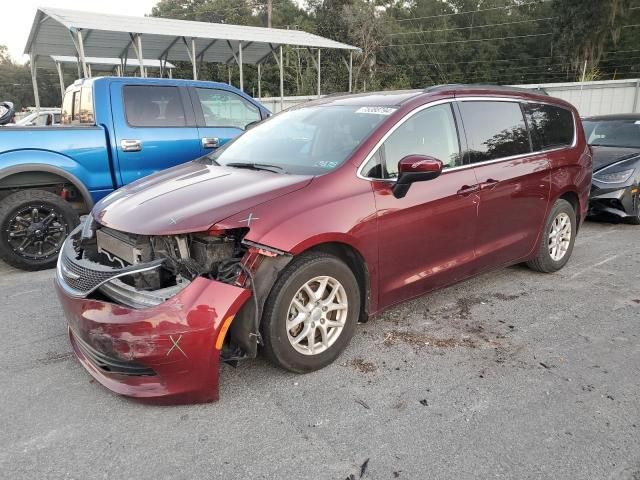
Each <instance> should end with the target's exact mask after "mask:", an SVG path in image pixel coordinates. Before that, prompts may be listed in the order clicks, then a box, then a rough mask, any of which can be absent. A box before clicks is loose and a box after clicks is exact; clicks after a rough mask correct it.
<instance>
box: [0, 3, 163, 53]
mask: <svg viewBox="0 0 640 480" xmlns="http://www.w3.org/2000/svg"><path fill="white" fill-rule="evenodd" d="M156 1H157V0H0V19H1V20H2V26H1V27H0V45H6V46H7V48H8V49H9V54H10V55H11V56H12V57H13V59H14V60H16V61H18V62H21V63H23V62H25V61H26V60H27V59H28V57H27V56H26V55H23V54H22V52H23V51H24V46H25V44H26V43H27V38H28V37H29V32H30V31H31V25H32V24H33V18H34V16H35V14H36V10H37V8H38V7H57V8H69V9H74V10H85V11H91V12H97V13H116V14H121V15H132V16H143V15H144V14H145V13H151V8H152V7H153V6H154V5H155V4H156Z"/></svg>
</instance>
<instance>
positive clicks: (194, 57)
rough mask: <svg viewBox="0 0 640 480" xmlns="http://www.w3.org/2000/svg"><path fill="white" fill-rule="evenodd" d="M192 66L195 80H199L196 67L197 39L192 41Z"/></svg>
mask: <svg viewBox="0 0 640 480" xmlns="http://www.w3.org/2000/svg"><path fill="white" fill-rule="evenodd" d="M191 65H192V66H193V79H194V80H197V79H198V67H197V66H196V39H195V38H192V39H191Z"/></svg>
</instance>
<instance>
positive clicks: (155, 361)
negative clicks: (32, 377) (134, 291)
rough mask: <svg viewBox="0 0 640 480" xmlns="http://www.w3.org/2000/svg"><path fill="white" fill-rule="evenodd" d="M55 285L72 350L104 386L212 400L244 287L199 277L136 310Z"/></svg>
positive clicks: (162, 397)
mask: <svg viewBox="0 0 640 480" xmlns="http://www.w3.org/2000/svg"><path fill="white" fill-rule="evenodd" d="M58 282H59V280H58V279H56V280H55V284H56V290H57V293H58V297H59V299H60V302H61V304H62V307H63V309H64V313H65V316H66V319H67V323H68V330H69V339H70V341H71V346H72V347H73V351H74V352H75V355H76V357H77V358H78V360H79V361H80V363H81V364H82V365H83V366H84V367H85V369H86V370H87V371H88V372H89V373H90V374H91V375H92V376H93V377H94V378H95V379H96V380H97V381H98V382H100V383H101V384H102V385H104V386H105V387H107V388H108V389H110V390H112V391H114V392H116V393H119V394H121V395H126V396H130V397H136V398H140V399H147V400H152V401H155V402H159V403H194V402H211V401H215V400H217V399H218V368H219V360H220V350H219V347H220V345H219V344H218V338H219V337H220V336H222V337H224V334H225V332H226V329H227V328H228V326H229V324H230V322H231V321H232V319H233V316H234V315H235V314H236V313H237V312H238V310H239V309H240V307H241V306H242V305H243V304H244V303H245V302H246V301H247V299H248V298H249V297H250V295H251V294H250V291H249V290H247V289H244V288H240V287H236V286H233V285H228V284H226V283H221V282H217V281H215V280H208V279H205V278H202V277H199V278H197V279H195V280H194V281H193V282H192V283H191V284H190V285H189V286H187V287H186V288H184V289H183V290H182V291H181V292H180V293H179V294H178V295H176V296H175V297H173V298H171V299H169V300H167V301H166V302H164V303H162V304H161V305H158V306H155V307H151V308H147V309H139V310H138V309H132V308H128V307H122V306H120V305H116V304H113V303H109V302H104V301H99V300H92V299H86V298H74V297H72V296H70V295H69V294H68V293H66V292H65V290H64V288H63V287H62V286H61V285H60V284H59V283H58ZM220 343H221V342H220ZM217 344H218V345H217Z"/></svg>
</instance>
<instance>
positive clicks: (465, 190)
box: [456, 184, 480, 197]
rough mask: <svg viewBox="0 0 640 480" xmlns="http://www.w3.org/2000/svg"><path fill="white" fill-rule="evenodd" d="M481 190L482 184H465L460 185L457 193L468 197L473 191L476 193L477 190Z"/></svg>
mask: <svg viewBox="0 0 640 480" xmlns="http://www.w3.org/2000/svg"><path fill="white" fill-rule="evenodd" d="M479 190H480V185H479V184H476V185H463V186H462V187H460V190H458V191H457V192H456V193H457V194H458V195H460V196H462V197H466V196H467V195H471V194H472V193H476V192H477V191H479Z"/></svg>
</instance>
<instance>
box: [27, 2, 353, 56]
mask: <svg viewBox="0 0 640 480" xmlns="http://www.w3.org/2000/svg"><path fill="white" fill-rule="evenodd" d="M78 32H81V33H82V42H83V44H84V53H85V55H86V56H87V57H89V56H91V57H118V58H123V57H127V58H136V53H135V49H134V46H133V44H134V38H135V36H136V35H140V36H141V42H142V50H143V52H144V57H145V58H157V59H160V58H162V59H164V60H167V59H168V60H172V61H191V51H190V48H191V46H192V45H193V44H192V40H194V41H195V49H194V50H195V57H196V58H197V59H198V60H199V61H203V62H214V63H231V62H234V61H235V60H236V54H237V51H238V50H239V44H240V43H241V42H242V63H249V64H256V63H261V62H263V61H264V60H266V59H267V58H269V57H270V56H271V53H272V52H274V50H275V49H276V47H278V46H280V45H295V46H300V47H308V48H327V49H342V50H352V51H354V50H355V51H358V50H359V48H357V47H354V46H352V45H347V44H345V43H340V42H336V41H333V40H330V39H328V38H324V37H321V36H318V35H314V34H311V33H307V32H302V31H299V30H282V29H277V28H264V27H248V26H241V25H227V24H221V23H207V22H194V21H188V20H173V19H166V18H157V17H131V16H125V15H110V14H103V13H100V14H96V13H92V12H83V11H77V10H67V9H59V8H39V9H38V11H37V13H36V16H35V19H34V22H33V26H32V27H31V32H30V34H29V39H28V40H27V45H26V47H25V53H28V54H30V55H32V58H33V57H41V56H47V57H48V56H51V55H63V56H76V55H77V54H78V49H77V47H76V43H75V42H76V41H77V37H76V36H75V35H74V34H77V33H78Z"/></svg>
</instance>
